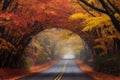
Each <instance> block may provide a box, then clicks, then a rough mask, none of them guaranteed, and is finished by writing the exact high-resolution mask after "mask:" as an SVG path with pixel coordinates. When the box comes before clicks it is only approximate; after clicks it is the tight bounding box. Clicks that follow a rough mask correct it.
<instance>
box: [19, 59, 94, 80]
mask: <svg viewBox="0 0 120 80" xmlns="http://www.w3.org/2000/svg"><path fill="white" fill-rule="evenodd" d="M18 80H95V79H93V78H92V77H91V76H89V75H88V74H86V73H84V72H83V71H82V70H80V69H79V68H78V67H77V66H76V64H75V63H74V60H61V61H60V62H59V63H57V64H56V65H54V66H53V67H52V68H50V69H49V70H46V71H43V72H40V73H36V74H34V75H31V76H27V77H23V78H20V79H18Z"/></svg>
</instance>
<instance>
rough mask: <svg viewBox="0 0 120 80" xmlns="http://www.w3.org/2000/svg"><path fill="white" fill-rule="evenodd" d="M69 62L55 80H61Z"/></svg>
mask: <svg viewBox="0 0 120 80" xmlns="http://www.w3.org/2000/svg"><path fill="white" fill-rule="evenodd" d="M66 66H67V62H66V63H65V64H64V67H63V69H62V72H61V73H59V74H58V76H57V77H56V78H55V79H54V80H61V78H62V76H63V74H64V72H65V70H66Z"/></svg>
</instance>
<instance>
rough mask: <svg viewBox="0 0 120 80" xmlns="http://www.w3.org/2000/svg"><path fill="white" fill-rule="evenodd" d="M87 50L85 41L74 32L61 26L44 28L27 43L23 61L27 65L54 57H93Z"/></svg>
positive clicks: (87, 58) (86, 59)
mask: <svg viewBox="0 0 120 80" xmlns="http://www.w3.org/2000/svg"><path fill="white" fill-rule="evenodd" d="M88 50H89V49H88V47H87V45H86V43H85V42H83V40H82V39H81V38H80V36H79V35H77V34H76V33H73V32H71V31H69V30H67V29H61V28H51V29H45V30H43V31H41V32H40V33H38V34H37V35H36V36H34V37H33V39H32V40H31V41H30V43H29V44H28V46H27V48H26V58H25V61H26V62H27V64H28V65H30V64H31V65H38V64H42V63H45V62H47V61H50V60H56V59H74V58H78V59H79V58H80V59H81V60H84V61H88V60H90V59H92V58H93V56H92V53H91V52H90V50H89V51H88ZM32 62H33V63H32Z"/></svg>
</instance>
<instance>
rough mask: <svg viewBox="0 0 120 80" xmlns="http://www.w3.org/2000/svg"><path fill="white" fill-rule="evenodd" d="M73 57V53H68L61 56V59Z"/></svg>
mask: <svg viewBox="0 0 120 80" xmlns="http://www.w3.org/2000/svg"><path fill="white" fill-rule="evenodd" d="M74 58H75V56H74V54H70V53H68V54H66V55H64V56H63V59H74Z"/></svg>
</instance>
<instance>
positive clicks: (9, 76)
mask: <svg viewBox="0 0 120 80" xmlns="http://www.w3.org/2000/svg"><path fill="white" fill-rule="evenodd" d="M59 61H60V59H58V60H54V61H49V62H48V63H45V64H42V65H38V66H32V67H30V70H29V71H25V70H23V69H21V70H16V69H14V70H11V69H0V73H1V74H0V76H1V78H2V80H16V79H18V78H21V77H25V76H29V75H32V74H35V73H38V72H42V71H45V70H48V69H49V68H51V67H52V66H54V65H55V64H57V63H58V62H59ZM0 80H1V79H0Z"/></svg>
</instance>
